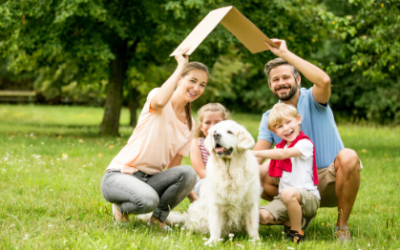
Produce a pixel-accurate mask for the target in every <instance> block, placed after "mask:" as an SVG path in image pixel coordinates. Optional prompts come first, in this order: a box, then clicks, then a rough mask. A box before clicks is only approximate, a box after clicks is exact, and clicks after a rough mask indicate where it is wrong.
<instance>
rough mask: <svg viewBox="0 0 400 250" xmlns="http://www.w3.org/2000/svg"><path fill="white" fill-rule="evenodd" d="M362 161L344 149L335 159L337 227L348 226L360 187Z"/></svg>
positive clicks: (352, 152) (353, 153) (354, 153)
mask: <svg viewBox="0 0 400 250" xmlns="http://www.w3.org/2000/svg"><path fill="white" fill-rule="evenodd" d="M359 164H360V160H359V158H358V155H357V153H356V152H355V151H354V150H351V149H347V148H346V149H342V150H341V151H340V152H339V154H338V155H337V157H336V159H335V170H336V186H335V192H336V197H337V200H338V220H337V223H336V226H347V225H348V224H347V223H348V220H349V216H350V213H351V210H352V209H353V205H354V202H355V200H356V197H357V193H358V188H359V187H360V170H359Z"/></svg>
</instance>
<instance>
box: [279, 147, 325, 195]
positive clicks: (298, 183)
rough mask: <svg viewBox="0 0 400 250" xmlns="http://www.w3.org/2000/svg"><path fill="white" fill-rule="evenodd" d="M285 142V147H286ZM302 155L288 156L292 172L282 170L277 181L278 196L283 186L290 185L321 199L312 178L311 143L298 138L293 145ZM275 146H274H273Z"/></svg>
mask: <svg viewBox="0 0 400 250" xmlns="http://www.w3.org/2000/svg"><path fill="white" fill-rule="evenodd" d="M287 146H288V145H287V144H286V145H285V148H287ZM293 147H294V148H297V149H298V150H299V151H300V152H301V154H302V156H297V157H290V160H291V162H292V172H286V171H282V177H281V178H280V181H279V196H280V193H281V191H282V189H284V188H288V187H292V188H299V189H303V190H307V191H310V192H312V193H313V194H315V195H316V196H317V197H318V199H321V196H320V194H319V191H318V188H317V186H315V185H314V178H313V151H314V150H313V144H312V143H311V142H310V141H309V140H307V139H301V140H299V141H298V142H297V143H296V144H295V145H294V146H293ZM275 148H276V147H275Z"/></svg>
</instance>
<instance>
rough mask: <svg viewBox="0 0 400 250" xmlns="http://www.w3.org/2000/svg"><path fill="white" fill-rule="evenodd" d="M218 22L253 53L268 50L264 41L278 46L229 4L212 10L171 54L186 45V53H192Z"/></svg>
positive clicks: (174, 53)
mask: <svg viewBox="0 0 400 250" xmlns="http://www.w3.org/2000/svg"><path fill="white" fill-rule="evenodd" d="M218 23H221V24H222V25H224V26H225V28H227V29H228V30H229V31H230V32H231V33H232V34H233V35H234V36H235V37H236V38H237V39H238V40H239V41H241V42H242V43H243V45H244V46H245V47H246V48H247V49H248V50H250V51H251V53H253V54H255V53H258V52H261V51H265V50H268V47H267V45H265V43H264V42H268V43H269V44H271V45H272V46H274V47H278V46H277V45H276V44H274V43H273V42H272V41H271V40H270V39H269V38H268V37H267V36H266V35H265V34H264V33H263V32H262V31H261V30H260V29H259V28H257V27H256V26H255V25H254V24H253V23H252V22H251V21H250V20H249V19H247V18H246V17H245V16H244V15H243V14H242V13H240V12H239V11H238V10H237V9H236V8H235V7H233V6H228V7H224V8H220V9H216V10H213V11H210V12H209V13H208V15H207V16H206V17H205V18H204V19H203V20H202V21H201V22H200V23H199V24H198V25H197V26H196V28H195V29H194V30H193V31H192V32H190V34H189V35H188V36H187V37H186V38H185V40H183V42H182V43H181V44H180V45H179V46H178V48H176V49H175V50H174V52H172V54H171V55H170V56H174V55H176V54H177V53H178V50H179V49H180V48H185V47H190V50H189V51H188V52H187V53H186V54H187V55H190V54H192V53H193V51H194V50H195V49H196V48H197V47H198V46H199V45H200V43H201V42H202V41H203V40H204V39H205V38H206V37H207V36H208V34H210V33H211V31H212V30H213V29H214V28H215V27H216V26H217V25H218Z"/></svg>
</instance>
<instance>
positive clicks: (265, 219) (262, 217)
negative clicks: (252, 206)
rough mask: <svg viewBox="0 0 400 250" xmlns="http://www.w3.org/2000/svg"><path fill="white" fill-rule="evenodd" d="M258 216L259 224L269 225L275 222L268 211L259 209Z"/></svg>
mask: <svg viewBox="0 0 400 250" xmlns="http://www.w3.org/2000/svg"><path fill="white" fill-rule="evenodd" d="M258 214H259V222H260V224H261V225H268V224H270V223H272V222H273V221H274V220H275V219H274V217H273V216H272V214H271V213H270V212H269V211H268V210H267V209H259V210H258Z"/></svg>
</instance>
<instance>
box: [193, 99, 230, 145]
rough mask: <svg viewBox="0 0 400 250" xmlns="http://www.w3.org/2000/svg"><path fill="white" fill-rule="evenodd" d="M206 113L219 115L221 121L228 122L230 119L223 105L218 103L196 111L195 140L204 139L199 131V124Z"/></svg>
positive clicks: (209, 104)
mask: <svg viewBox="0 0 400 250" xmlns="http://www.w3.org/2000/svg"><path fill="white" fill-rule="evenodd" d="M206 112H216V113H220V114H221V117H222V120H228V119H230V117H231V114H230V113H229V111H228V110H227V109H226V108H225V107H224V105H222V104H220V103H208V104H206V105H204V106H203V107H201V108H200V109H199V111H197V126H196V131H195V133H194V137H195V138H199V137H206V135H205V134H204V133H203V131H201V130H200V127H201V124H202V123H203V120H204V113H206Z"/></svg>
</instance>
